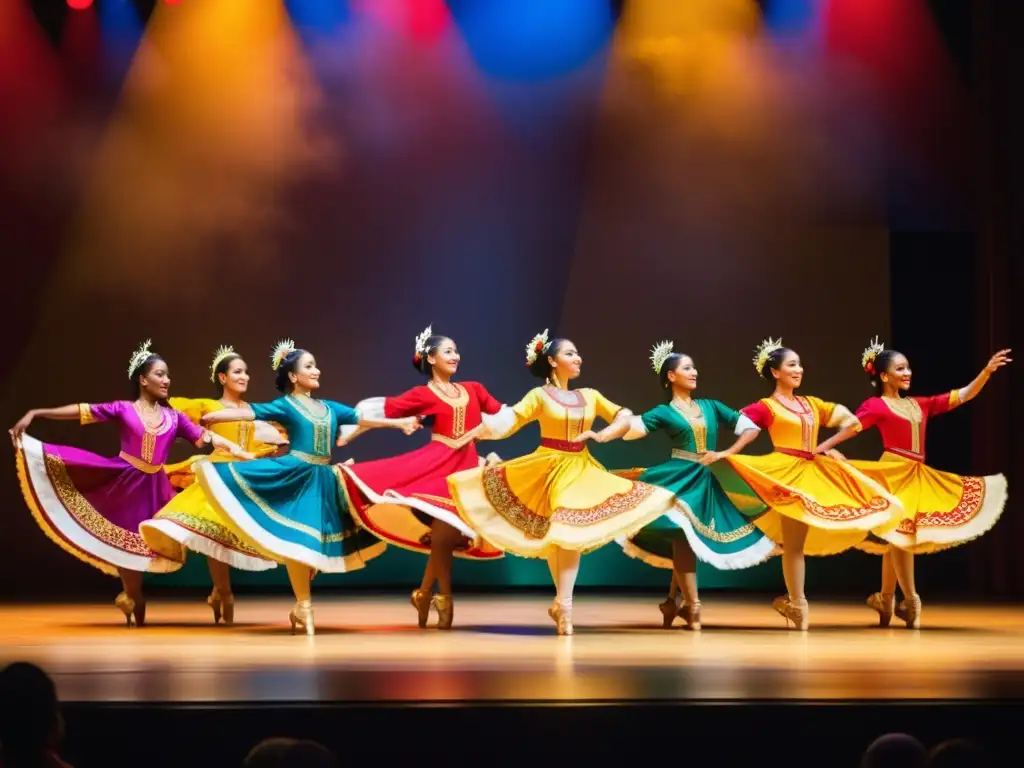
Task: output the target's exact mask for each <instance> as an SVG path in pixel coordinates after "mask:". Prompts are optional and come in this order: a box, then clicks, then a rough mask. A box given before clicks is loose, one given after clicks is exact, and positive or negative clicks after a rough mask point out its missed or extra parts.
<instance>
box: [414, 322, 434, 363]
mask: <svg viewBox="0 0 1024 768" xmlns="http://www.w3.org/2000/svg"><path fill="white" fill-rule="evenodd" d="M433 333H434V327H433V326H432V325H428V326H427V327H426V328H424V329H423V333H421V334H420V335H419V336H417V337H416V351H415V354H413V356H412V361H413V362H414V363H416V365H419V364H420V361H421V360H423V356H424V355H425V354H427V339H429V338H430V337H431V336H432V335H433Z"/></svg>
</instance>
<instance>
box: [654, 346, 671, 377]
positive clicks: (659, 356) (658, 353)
mask: <svg viewBox="0 0 1024 768" xmlns="http://www.w3.org/2000/svg"><path fill="white" fill-rule="evenodd" d="M671 354H672V342H671V341H663V342H661V343H659V344H655V345H654V347H653V349H651V366H652V367H653V368H654V372H655V373H661V366H663V365H664V364H665V361H666V360H668V358H669V355H671Z"/></svg>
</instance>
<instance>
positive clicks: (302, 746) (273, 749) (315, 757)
mask: <svg viewBox="0 0 1024 768" xmlns="http://www.w3.org/2000/svg"><path fill="white" fill-rule="evenodd" d="M335 765H336V763H335V761H334V756H333V755H332V754H331V753H330V752H329V751H328V750H327V749H326V748H325V747H323V746H321V745H320V744H317V743H316V742H315V741H305V740H299V739H266V740H264V741H261V742H260V743H259V744H257V745H256V746H255V747H254V748H253V750H252V751H251V752H250V753H249V756H248V757H246V758H245V768H334V766H335Z"/></svg>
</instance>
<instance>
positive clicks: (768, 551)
mask: <svg viewBox="0 0 1024 768" xmlns="http://www.w3.org/2000/svg"><path fill="white" fill-rule="evenodd" d="M687 513H689V515H692V514H693V510H692V509H690V508H689V506H688V505H687V504H686V503H685V502H683V501H681V500H679V499H676V507H675V508H674V509H672V510H671V511H669V512H667V513H666V514H665V516H666V517H667V518H668V519H669V520H671V521H672V522H673V523H675V524H676V525H677V526H678V527H679V529H680V530H681V531H682V532H683V534H684V535H685V536H686V541H687V542H688V543H689V545H690V548H691V549H692V550H693V554H694V555H696V556H697V559H698V560H700V561H702V562H704V563H707V564H708V565H712V566H714V567H715V568H717V569H718V570H720V571H738V570H742V569H744V568H753V567H754V566H755V565H760V564H761V563H764V562H767V561H768V560H770V559H771V558H772V556H773V555H775V554H777V552H778V547H777V546H776V544H775V542H774V541H772V540H771V539H769V538H768V537H767V536H764V535H762V536H761V537H760V538H758V539H757V541H755V542H754V543H753V544H751V545H749V546H747V547H744V548H743V549H740V550H737V551H735V552H727V553H726V552H715V551H714V550H713V549H711V548H710V547H709V546H708V545H707V544H706V543H705V541H704V540H703V539H702V538H701V537H700V535H699V534H698V533H697V531H696V530H694V527H693V523H692V522H691V521H690V519H689V517H688V514H687ZM748 535H749V534H748ZM616 542H617V543H618V544H619V546H621V547H622V551H623V553H625V554H626V555H628V556H629V557H632V558H635V559H637V560H641V561H642V562H644V563H647V565H650V566H653V567H654V568H665V569H667V570H672V569H673V564H672V558H670V557H663V556H662V555H659V554H657V553H655V552H652V551H650V550H648V549H644V548H643V547H642V546H640V545H639V544H637V543H636V542H635V541H634V540H633V539H627V538H625V537H621V536H620V537H618V538H616Z"/></svg>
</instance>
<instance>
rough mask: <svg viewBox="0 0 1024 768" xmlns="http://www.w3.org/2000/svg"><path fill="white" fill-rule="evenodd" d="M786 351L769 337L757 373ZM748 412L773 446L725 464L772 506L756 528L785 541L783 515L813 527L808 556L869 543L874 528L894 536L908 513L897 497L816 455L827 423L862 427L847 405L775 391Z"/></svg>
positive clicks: (806, 549) (745, 411) (731, 458)
mask: <svg viewBox="0 0 1024 768" xmlns="http://www.w3.org/2000/svg"><path fill="white" fill-rule="evenodd" d="M781 348H782V344H781V339H780V340H778V341H772V340H771V339H769V340H767V341H766V342H764V343H763V344H762V345H761V346H760V347H759V348H758V351H757V355H756V356H755V358H754V367H755V368H756V369H757V371H758V374H760V373H761V372H762V371H763V369H764V366H765V365H766V364H767V361H768V357H769V356H770V355H771V354H772V353H773V352H775V351H777V350H779V349H781ZM742 413H743V415H745V416H746V417H747V418H749V419H750V420H751V421H752V422H753V423H754V424H755V425H757V426H758V427H760V428H761V429H763V430H767V432H768V434H769V435H770V437H771V439H772V447H773V448H774V450H773V451H772V453H769V454H767V455H764V456H745V455H734V456H727V457H725V458H724V459H723V461H725V462H727V463H728V464H729V466H731V467H732V468H733V469H734V470H735V471H736V474H738V475H739V476H740V477H741V478H742V479H743V481H744V482H746V484H747V485H749V486H750V487H751V488H752V489H753V491H754V492H755V493H756V494H757V495H758V496H759V497H760V498H761V500H762V501H763V502H764V503H765V504H767V505H768V511H767V512H765V513H764V514H763V515H761V516H760V517H759V518H758V519H757V521H756V525H757V527H758V528H760V529H761V530H762V531H764V532H765V533H766V534H767V535H768V537H769V538H771V539H772V540H773V541H775V542H782V523H781V518H782V516H783V515H784V516H786V517H789V518H792V519H794V520H799V521H800V522H803V523H805V524H806V525H808V526H809V530H808V533H807V539H806V542H805V544H804V553H805V554H808V555H832V554H837V553H839V552H843V551H845V550H847V549H850V548H851V547H854V546H856V545H857V544H860V543H861V542H862V541H864V539H865V538H866V537H867V535H868V532H869V531H870V532H873V533H875V535H877V536H881V537H886V538H887V537H888V535H889V534H891V532H892V531H893V529H894V528H895V527H896V525H897V524H898V523H899V520H900V517H901V516H902V513H903V507H902V505H901V504H900V502H899V500H898V499H897V498H896V497H895V496H893V495H892V494H891V493H889V492H888V491H886V489H885V488H884V487H883V486H882V485H881V484H880V483H878V482H876V481H875V480H872V479H871V478H869V477H868V476H866V475H865V474H864V473H862V472H860V471H859V470H857V469H855V468H854V467H852V466H851V465H850V464H849V463H847V462H842V461H836V460H834V459H832V458H830V457H828V456H822V455H815V453H814V449H815V447H816V446H817V444H818V430H819V428H820V427H821V426H822V425H823V424H824V425H825V426H828V427H843V428H845V427H850V428H852V429H855V430H859V429H860V422H859V421H858V420H857V417H856V416H854V415H853V414H852V413H850V411H849V410H848V409H847V408H845V407H844V406H842V405H839V404H837V403H828V402H825V401H824V400H819V399H818V398H816V397H796V398H795V402H794V403H793V404H789V403H785V402H783V401H782V400H781V399H779V398H778V397H776V396H774V395H773V396H771V397H765V398H762V399H761V400H759V401H758V402H756V403H753V404H752V405H749V406H747V407H746V408H744V409H743V410H742Z"/></svg>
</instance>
